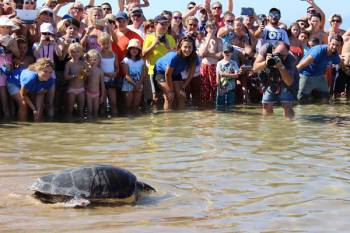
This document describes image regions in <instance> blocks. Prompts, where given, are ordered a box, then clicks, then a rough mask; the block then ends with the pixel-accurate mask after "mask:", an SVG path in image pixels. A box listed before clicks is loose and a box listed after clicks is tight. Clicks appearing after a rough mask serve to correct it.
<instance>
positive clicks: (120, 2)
mask: <svg viewBox="0 0 350 233" xmlns="http://www.w3.org/2000/svg"><path fill="white" fill-rule="evenodd" d="M118 6H119V11H124V9H125V0H118Z"/></svg>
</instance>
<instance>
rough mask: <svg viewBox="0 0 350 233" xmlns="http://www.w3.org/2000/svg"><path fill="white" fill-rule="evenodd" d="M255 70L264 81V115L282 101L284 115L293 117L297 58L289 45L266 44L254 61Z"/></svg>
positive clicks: (281, 43)
mask: <svg viewBox="0 0 350 233" xmlns="http://www.w3.org/2000/svg"><path fill="white" fill-rule="evenodd" d="M253 71H254V72H255V73H260V77H261V79H262V83H263V92H264V93H263V98H262V104H263V105H262V110H263V115H264V116H266V115H270V114H272V113H273V104H274V103H276V102H280V103H281V104H282V106H283V110H284V116H285V117H287V118H292V117H293V116H294V111H293V108H292V104H293V101H294V99H295V98H294V95H293V91H292V87H293V83H294V81H295V80H298V78H299V77H298V75H299V74H298V70H297V68H296V66H295V59H294V58H293V56H292V55H291V54H289V46H288V45H287V44H285V43H284V42H277V43H276V44H274V45H273V44H271V43H269V44H265V45H264V46H263V47H261V49H260V52H259V54H258V56H257V58H256V60H255V62H254V65H253Z"/></svg>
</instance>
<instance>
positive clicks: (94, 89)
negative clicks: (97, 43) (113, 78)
mask: <svg viewBox="0 0 350 233" xmlns="http://www.w3.org/2000/svg"><path fill="white" fill-rule="evenodd" d="M87 60H88V63H89V65H90V75H89V76H88V77H87V80H86V81H87V82H86V105H87V109H88V117H91V116H93V117H94V118H97V117H98V109H99V105H100V103H103V98H102V97H103V96H104V95H105V84H104V81H103V77H104V74H103V71H102V69H101V68H100V64H101V55H100V54H99V52H98V51H97V50H95V49H92V50H90V51H89V52H87Z"/></svg>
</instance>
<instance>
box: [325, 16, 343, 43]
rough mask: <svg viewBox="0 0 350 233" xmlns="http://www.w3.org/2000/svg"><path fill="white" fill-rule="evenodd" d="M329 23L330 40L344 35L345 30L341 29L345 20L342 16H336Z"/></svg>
mask: <svg viewBox="0 0 350 233" xmlns="http://www.w3.org/2000/svg"><path fill="white" fill-rule="evenodd" d="M329 23H330V25H331V28H330V29H329V30H328V31H327V33H328V38H331V37H332V36H333V35H336V34H339V35H341V36H342V35H344V33H345V30H343V29H341V28H340V25H341V24H342V23H343V18H342V17H341V15H338V14H334V15H332V16H331V17H330V18H329Z"/></svg>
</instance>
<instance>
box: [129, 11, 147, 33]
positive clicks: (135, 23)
mask: <svg viewBox="0 0 350 233" xmlns="http://www.w3.org/2000/svg"><path fill="white" fill-rule="evenodd" d="M130 18H131V22H132V24H130V25H128V26H127V27H128V28H129V29H130V30H131V31H134V32H136V33H137V34H139V35H140V36H141V37H142V38H145V27H144V25H143V22H144V21H145V17H144V15H143V11H142V9H141V8H139V7H135V8H133V9H132V10H131V14H130Z"/></svg>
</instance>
